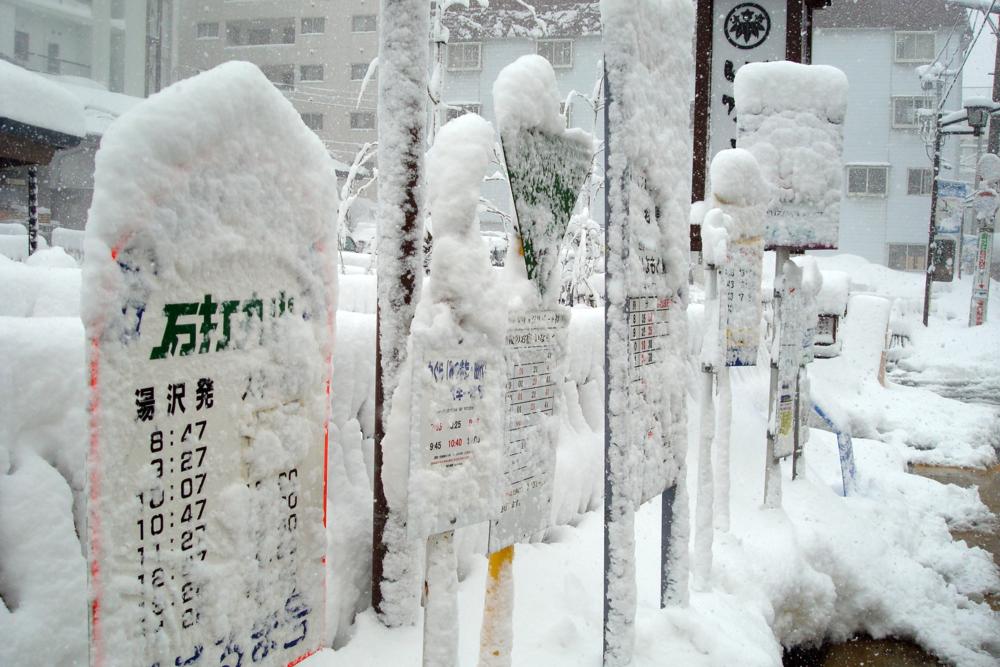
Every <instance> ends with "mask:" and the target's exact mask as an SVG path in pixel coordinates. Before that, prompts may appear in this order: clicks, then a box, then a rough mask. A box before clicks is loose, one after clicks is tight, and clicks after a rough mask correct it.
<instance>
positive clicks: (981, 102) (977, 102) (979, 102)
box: [965, 97, 995, 137]
mask: <svg viewBox="0 0 1000 667" xmlns="http://www.w3.org/2000/svg"><path fill="white" fill-rule="evenodd" d="M994 106H995V105H994V103H993V101H992V100H988V99H986V98H985V97H975V98H972V99H970V100H966V102H965V115H966V119H967V121H968V123H969V126H970V127H971V128H972V133H973V134H974V135H976V136H977V137H978V136H979V135H981V134H982V133H983V130H984V129H985V128H986V126H987V125H988V124H989V122H990V113H991V112H992V111H993V110H994Z"/></svg>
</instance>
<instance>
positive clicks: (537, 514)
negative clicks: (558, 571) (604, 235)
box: [489, 310, 569, 553]
mask: <svg viewBox="0 0 1000 667" xmlns="http://www.w3.org/2000/svg"><path fill="white" fill-rule="evenodd" d="M568 326H569V313H568V312H567V311H556V310H539V311H531V312H512V313H510V316H509V317H508V324H507V344H506V350H505V353H506V354H505V357H506V362H507V392H506V397H505V399H504V408H505V409H504V416H505V422H504V481H505V485H504V496H503V500H502V503H503V504H502V505H501V506H500V516H499V517H497V518H496V519H494V520H493V521H492V522H490V541H489V552H490V553H495V552H497V551H499V550H500V549H503V548H504V547H507V546H510V545H511V544H515V543H516V542H525V541H527V540H528V539H529V538H530V537H531V535H532V534H533V533H536V532H538V531H539V530H541V529H543V528H545V527H547V526H548V521H549V514H550V511H551V509H552V482H553V478H554V476H555V463H556V438H557V437H558V435H559V421H558V419H556V397H555V393H556V381H557V379H558V378H559V377H561V375H560V373H559V367H560V366H561V365H562V359H564V358H565V349H566V332H567V327H568Z"/></svg>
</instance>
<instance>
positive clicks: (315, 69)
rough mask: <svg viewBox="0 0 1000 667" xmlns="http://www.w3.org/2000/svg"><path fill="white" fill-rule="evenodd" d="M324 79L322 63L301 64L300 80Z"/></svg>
mask: <svg viewBox="0 0 1000 667" xmlns="http://www.w3.org/2000/svg"><path fill="white" fill-rule="evenodd" d="M322 80H323V66H322V65H300V66H299V81H322Z"/></svg>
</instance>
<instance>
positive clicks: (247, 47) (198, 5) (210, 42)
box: [163, 0, 379, 164]
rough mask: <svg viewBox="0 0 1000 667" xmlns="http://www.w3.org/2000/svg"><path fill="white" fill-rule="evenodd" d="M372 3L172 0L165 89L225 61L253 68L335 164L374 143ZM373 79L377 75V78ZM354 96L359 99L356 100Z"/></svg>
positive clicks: (374, 6)
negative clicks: (299, 117)
mask: <svg viewBox="0 0 1000 667" xmlns="http://www.w3.org/2000/svg"><path fill="white" fill-rule="evenodd" d="M378 4H379V3H378V0H350V1H346V0H283V1H282V2H274V1H271V0H173V3H172V6H171V10H170V12H169V14H167V15H165V16H164V23H165V30H164V34H165V38H164V41H165V45H166V47H167V48H166V51H167V56H166V57H165V60H166V61H167V62H165V63H164V71H163V76H164V78H165V80H166V83H170V82H173V81H177V80H180V79H183V78H186V77H189V76H193V75H194V74H197V73H198V72H201V71H203V70H207V69H210V68H212V67H214V66H216V65H218V64H220V63H223V62H226V61H229V60H245V61H249V62H252V63H254V64H256V65H258V66H259V67H260V68H261V70H262V71H263V72H264V74H265V75H266V76H267V77H268V78H269V79H270V80H271V81H272V82H273V83H274V85H275V86H277V87H278V88H279V89H280V90H281V91H282V92H284V94H285V95H286V96H287V97H288V99H289V100H290V101H291V102H292V103H293V104H294V105H295V108H296V109H297V110H298V111H299V113H300V114H301V115H302V120H303V121H304V122H305V124H306V125H307V126H309V127H310V128H312V129H313V131H315V132H316V134H317V135H319V137H320V138H321V139H322V140H323V142H324V143H325V144H326V146H327V148H328V150H329V151H330V153H331V154H332V155H333V156H334V157H335V158H337V159H338V160H339V161H341V162H343V163H346V164H350V162H351V161H352V160H353V158H354V155H355V154H356V152H357V151H358V149H359V148H360V147H361V146H362V145H364V143H366V142H371V141H375V139H376V126H377V122H376V99H377V82H376V80H375V78H374V77H373V78H372V79H371V80H370V81H369V84H368V85H367V87H366V88H365V91H364V94H361V90H362V82H363V81H364V79H365V75H366V73H367V71H368V65H369V63H370V62H371V61H372V60H373V59H374V58H375V57H376V55H377V54H378V33H377V30H378ZM376 76H377V75H376ZM359 95H360V98H359Z"/></svg>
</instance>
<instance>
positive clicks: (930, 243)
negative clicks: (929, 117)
mask: <svg viewBox="0 0 1000 667" xmlns="http://www.w3.org/2000/svg"><path fill="white" fill-rule="evenodd" d="M931 173H932V175H933V181H932V183H933V187H932V188H931V214H930V218H929V220H928V223H927V259H926V263H925V265H924V269H925V270H924V312H923V323H924V326H925V327H926V326H927V320H928V317H929V315H930V310H931V285H932V284H933V277H932V276H933V274H932V269H931V266H932V264H933V262H934V243H935V239H934V236H935V232H936V231H937V200H938V177H939V176H940V175H941V113H940V112H938V113H937V114H936V117H935V120H934V162H933V166H932V168H931ZM959 262H961V257H959Z"/></svg>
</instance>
